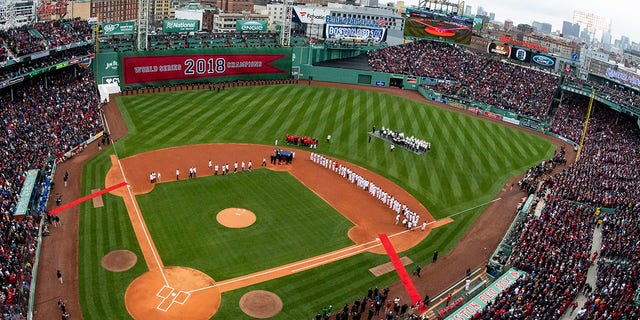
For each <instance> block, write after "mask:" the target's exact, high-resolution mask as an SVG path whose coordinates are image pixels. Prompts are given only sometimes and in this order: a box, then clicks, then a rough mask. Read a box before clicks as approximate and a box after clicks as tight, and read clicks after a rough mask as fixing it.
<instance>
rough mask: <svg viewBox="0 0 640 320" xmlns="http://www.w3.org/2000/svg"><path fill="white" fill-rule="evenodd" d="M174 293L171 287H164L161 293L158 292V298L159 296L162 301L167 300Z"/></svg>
mask: <svg viewBox="0 0 640 320" xmlns="http://www.w3.org/2000/svg"><path fill="white" fill-rule="evenodd" d="M172 293H173V288H171V287H169V286H164V287H162V289H160V291H158V293H156V296H158V297H160V298H162V299H166V298H167V297H169V295H171V294H172Z"/></svg>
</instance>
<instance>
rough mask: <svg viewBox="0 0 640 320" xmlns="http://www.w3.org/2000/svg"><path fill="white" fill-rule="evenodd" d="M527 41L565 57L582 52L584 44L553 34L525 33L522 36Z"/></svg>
mask: <svg viewBox="0 0 640 320" xmlns="http://www.w3.org/2000/svg"><path fill="white" fill-rule="evenodd" d="M522 41H524V42H525V43H531V44H534V45H537V46H540V47H544V48H547V50H548V51H547V52H549V53H551V54H555V55H558V56H561V57H565V58H571V56H572V55H573V54H578V55H579V54H580V51H581V48H582V45H581V44H580V42H578V41H575V40H570V39H566V38H561V37H556V36H553V35H542V34H535V33H531V34H525V35H524V36H523V38H522Z"/></svg>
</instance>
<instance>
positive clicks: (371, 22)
mask: <svg viewBox="0 0 640 320" xmlns="http://www.w3.org/2000/svg"><path fill="white" fill-rule="evenodd" d="M325 22H326V23H331V24H346V25H350V26H365V27H384V26H386V25H387V23H388V22H389V21H387V20H386V19H385V18H382V19H379V20H375V19H365V18H353V17H338V16H326V17H325Z"/></svg>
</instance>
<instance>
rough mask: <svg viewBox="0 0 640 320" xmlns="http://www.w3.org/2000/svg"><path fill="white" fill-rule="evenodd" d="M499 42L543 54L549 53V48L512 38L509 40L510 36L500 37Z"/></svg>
mask: <svg viewBox="0 0 640 320" xmlns="http://www.w3.org/2000/svg"><path fill="white" fill-rule="evenodd" d="M500 42H504V43H511V44H513V45H516V46H521V47H525V48H529V49H533V50H536V51H544V52H548V51H549V48H547V47H545V46H541V45H539V44H537V43H533V42H528V41H522V40H518V39H514V38H511V37H510V36H502V37H500Z"/></svg>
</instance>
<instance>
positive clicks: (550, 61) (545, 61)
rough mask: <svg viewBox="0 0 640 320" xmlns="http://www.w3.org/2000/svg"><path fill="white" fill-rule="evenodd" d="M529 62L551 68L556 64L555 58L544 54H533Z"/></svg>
mask: <svg viewBox="0 0 640 320" xmlns="http://www.w3.org/2000/svg"><path fill="white" fill-rule="evenodd" d="M531 63H532V64H537V65H538V66H541V67H545V68H553V67H555V66H556V58H553V57H549V56H545V55H543V54H534V55H533V56H532V57H531Z"/></svg>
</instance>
